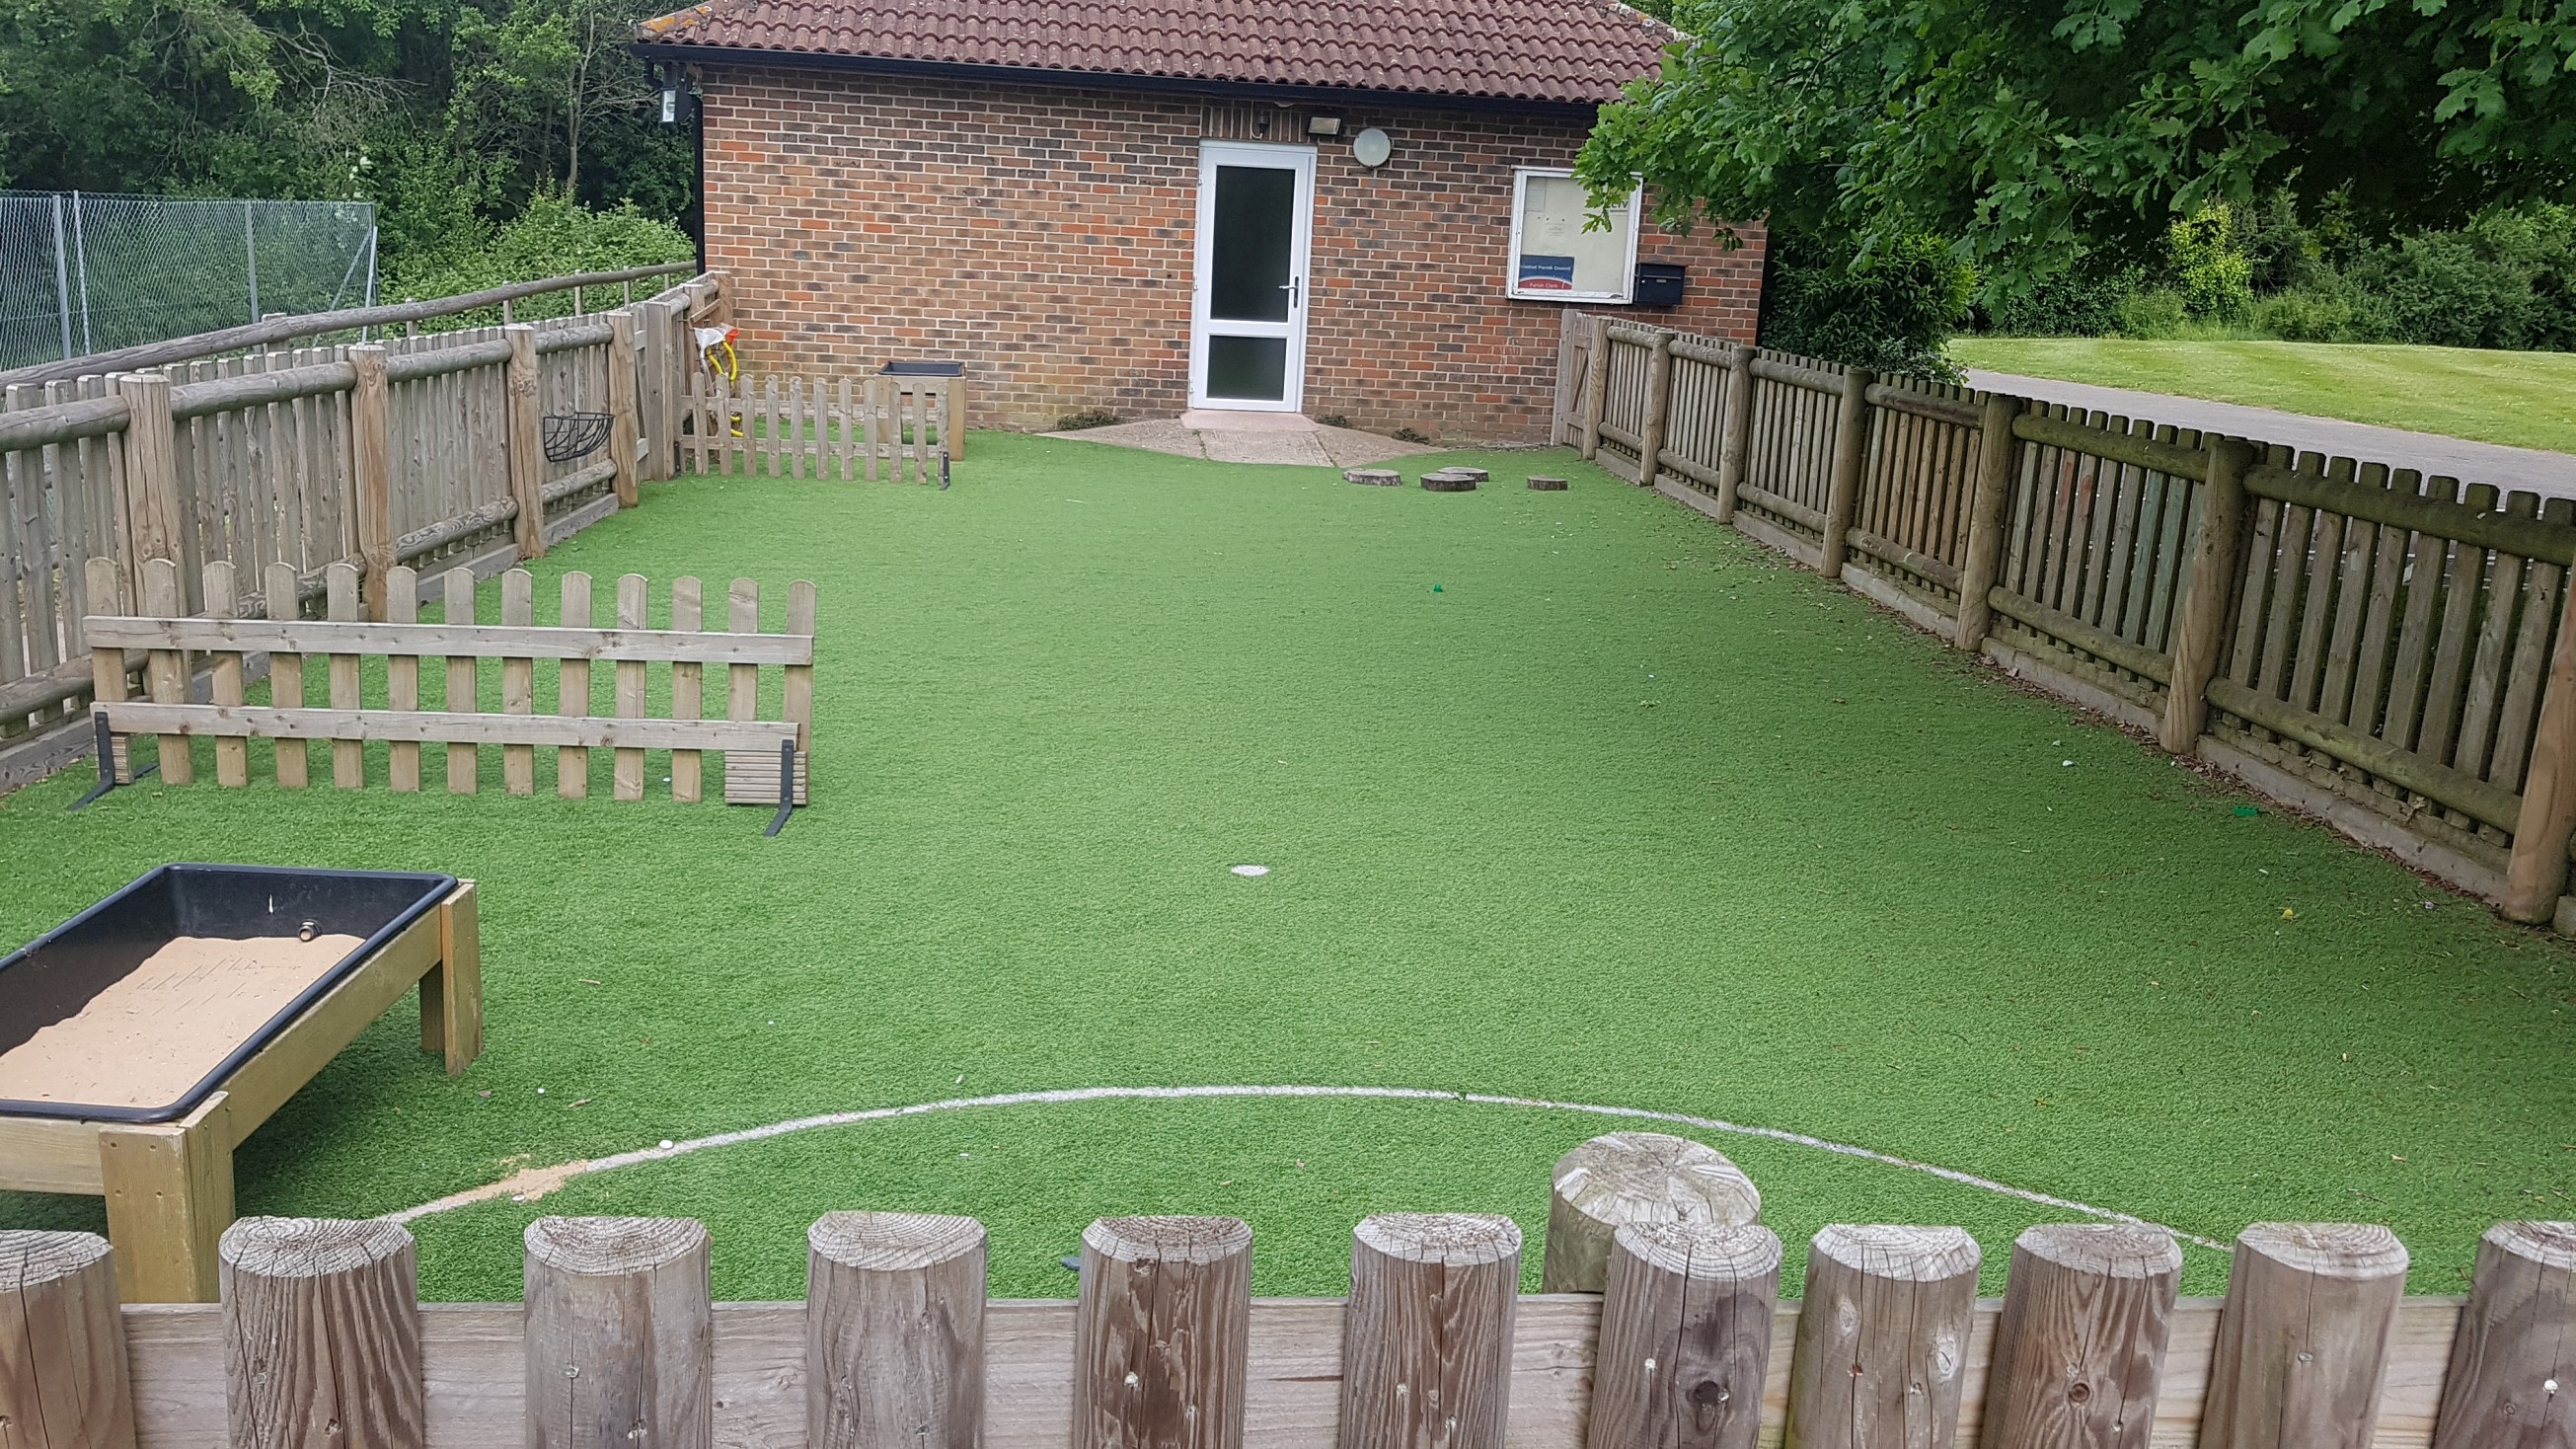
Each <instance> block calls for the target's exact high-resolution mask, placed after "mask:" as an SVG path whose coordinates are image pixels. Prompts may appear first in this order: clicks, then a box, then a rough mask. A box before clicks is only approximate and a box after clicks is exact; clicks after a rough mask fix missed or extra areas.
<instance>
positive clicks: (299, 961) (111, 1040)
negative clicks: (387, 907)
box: [0, 936, 361, 1107]
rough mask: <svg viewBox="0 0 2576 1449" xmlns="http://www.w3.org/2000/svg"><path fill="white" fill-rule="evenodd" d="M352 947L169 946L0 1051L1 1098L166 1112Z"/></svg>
mask: <svg viewBox="0 0 2576 1449" xmlns="http://www.w3.org/2000/svg"><path fill="white" fill-rule="evenodd" d="M360 944H361V943H360V941H359V939H358V938H357V937H355V936H316V937H314V938H313V939H312V940H310V941H299V940H297V939H296V938H294V937H293V936H260V937H255V938H253V939H251V940H247V941H232V940H224V939H222V938H219V937H212V936H180V937H177V938H175V939H173V940H172V941H171V942H170V943H169V944H168V945H166V946H163V947H162V948H161V949H160V950H158V951H155V952H153V953H152V954H151V956H150V957H148V958H146V959H145V960H144V962H143V964H141V965H139V966H137V967H135V968H134V969H133V970H132V971H129V972H127V973H126V974H125V975H124V976H123V977H122V978H121V979H119V980H118V981H116V982H115V983H114V984H112V985H110V986H109V987H108V988H107V989H106V990H104V991H101V992H100V993H98V994H97V995H96V996H93V997H91V998H90V999H89V1004H88V1005H87V1006H84V1007H82V1008H81V1009H80V1012H79V1014H77V1015H75V1016H71V1017H67V1018H65V1019H63V1020H61V1021H58V1022H55V1023H54V1024H53V1025H51V1026H49V1027H46V1028H44V1029H43V1030H41V1031H39V1032H37V1033H36V1034H35V1035H34V1036H32V1037H29V1038H28V1039H27V1040H26V1041H25V1042H23V1043H21V1044H20V1045H19V1046H17V1047H16V1048H14V1049H12V1050H10V1051H9V1052H7V1053H5V1054H0V1099H5V1100H9V1101H17V1102H71V1103H78V1104H80V1105H82V1106H89V1107H164V1106H168V1105H169V1104H170V1103H172V1102H175V1101H177V1100H179V1098H181V1097H183V1096H185V1095H186V1094H187V1091H188V1089H189V1088H190V1087H193V1086H195V1085H196V1084H197V1083H198V1082H199V1081H201V1080H203V1079H204V1077H205V1075H206V1073H208V1072H211V1071H213V1070H214V1069H215V1068H216V1067H218V1066H221V1065H222V1064H223V1060H224V1058H225V1057H227V1056H229V1055H231V1054H232V1050H233V1048H235V1047H237V1046H240V1045H241V1044H242V1042H243V1041H245V1040H247V1039H248V1038H249V1037H250V1035H251V1034H252V1033H253V1032H256V1031H258V1030H259V1029H260V1028H261V1027H262V1026H264V1025H266V1024H267V1022H268V1019H269V1018H270V1017H272V1016H275V1015H277V1013H278V1012H280V1011H282V1010H284V1009H285V1008H286V1005H287V1003H289V1002H291V1001H293V1000H294V999H295V997H296V995H297V993H299V992H301V991H303V990H304V988H306V987H308V986H311V985H312V984H313V983H314V982H316V981H319V980H321V979H322V978H323V977H324V976H325V975H327V974H329V972H330V970H331V968H332V967H333V966H335V965H338V964H339V962H340V960H341V958H342V957H345V956H347V955H348V954H349V953H350V952H351V951H354V950H356V949H357V948H358V946H359V945H360Z"/></svg>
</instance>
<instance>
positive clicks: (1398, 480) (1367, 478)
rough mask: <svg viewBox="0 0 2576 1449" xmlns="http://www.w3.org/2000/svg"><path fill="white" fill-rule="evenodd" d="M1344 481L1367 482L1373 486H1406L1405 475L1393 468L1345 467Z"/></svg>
mask: <svg viewBox="0 0 2576 1449" xmlns="http://www.w3.org/2000/svg"><path fill="white" fill-rule="evenodd" d="M1342 481H1343V482H1345V483H1361V484H1366V485H1367V486H1369V487H1371V488H1401V487H1403V486H1404V475H1403V474H1401V473H1398V472H1397V471H1395V470H1394V469H1393V468H1345V469H1343V470H1342Z"/></svg>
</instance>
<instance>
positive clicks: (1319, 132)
mask: <svg viewBox="0 0 2576 1449" xmlns="http://www.w3.org/2000/svg"><path fill="white" fill-rule="evenodd" d="M1306 134H1307V135H1309V136H1338V135H1340V134H1342V118H1341V117H1339V116H1308V117H1307V118H1306Z"/></svg>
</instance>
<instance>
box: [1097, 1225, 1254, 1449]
mask: <svg viewBox="0 0 2576 1449" xmlns="http://www.w3.org/2000/svg"><path fill="white" fill-rule="evenodd" d="M1251 1333H1252V1229H1251V1228H1250V1227H1248V1226H1246V1225H1245V1224H1244V1222H1243V1221H1242V1219H1240V1218H1192V1217H1136V1218H1102V1219H1101V1220H1099V1221H1098V1222H1095V1223H1093V1224H1092V1225H1091V1226H1090V1227H1089V1228H1087V1229H1085V1230H1084V1232H1083V1234H1082V1298H1081V1304H1080V1306H1079V1308H1078V1309H1077V1310H1076V1312H1075V1315H1074V1330H1073V1338H1074V1347H1073V1449H1241V1446H1242V1444H1243V1381H1244V1371H1245V1367H1246V1363H1247V1358H1248V1352H1249V1348H1250V1338H1251Z"/></svg>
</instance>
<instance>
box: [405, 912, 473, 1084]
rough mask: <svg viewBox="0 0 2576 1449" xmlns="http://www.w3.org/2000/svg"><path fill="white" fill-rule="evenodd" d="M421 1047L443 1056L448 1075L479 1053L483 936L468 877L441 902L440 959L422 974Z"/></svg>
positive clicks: (457, 1071) (460, 1068)
mask: <svg viewBox="0 0 2576 1449" xmlns="http://www.w3.org/2000/svg"><path fill="white" fill-rule="evenodd" d="M420 1049H421V1050H422V1051H425V1052H437V1053H439V1054H440V1055H442V1056H444V1057H445V1058H446V1059H447V1074H448V1075H449V1076H451V1077H452V1076H455V1075H456V1074H457V1073H459V1072H461V1071H464V1070H465V1068H466V1067H467V1066H468V1065H470V1064H471V1063H472V1062H473V1060H474V1059H475V1058H476V1057H479V1056H481V1055H483V936H482V928H481V926H480V925H479V923H478V921H477V918H476V916H475V912H474V882H472V881H470V880H466V881H458V882H457V883H456V889H455V890H454V891H453V892H451V893H450V894H449V895H448V897H447V899H446V900H444V901H442V902H440V903H439V907H438V964H437V965H435V966H432V967H430V968H429V974H427V975H425V976H423V977H421V978H420Z"/></svg>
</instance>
